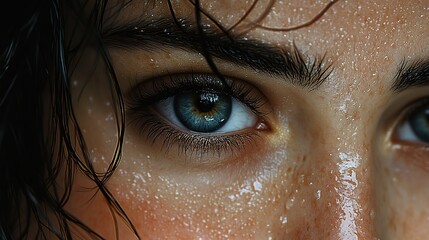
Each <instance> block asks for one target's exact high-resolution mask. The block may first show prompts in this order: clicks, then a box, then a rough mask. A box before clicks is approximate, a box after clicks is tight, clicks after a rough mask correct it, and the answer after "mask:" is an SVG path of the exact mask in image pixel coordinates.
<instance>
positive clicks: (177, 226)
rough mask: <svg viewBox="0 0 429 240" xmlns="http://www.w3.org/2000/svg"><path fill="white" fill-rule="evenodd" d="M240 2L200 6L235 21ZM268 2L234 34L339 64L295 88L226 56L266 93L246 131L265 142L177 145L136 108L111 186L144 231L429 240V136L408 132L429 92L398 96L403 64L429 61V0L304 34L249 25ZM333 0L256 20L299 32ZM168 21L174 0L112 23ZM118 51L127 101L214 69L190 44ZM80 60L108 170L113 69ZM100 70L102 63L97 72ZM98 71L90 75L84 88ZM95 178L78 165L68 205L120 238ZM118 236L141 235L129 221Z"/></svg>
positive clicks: (340, 16)
mask: <svg viewBox="0 0 429 240" xmlns="http://www.w3.org/2000/svg"><path fill="white" fill-rule="evenodd" d="M232 2H233V1H221V0H218V1H202V6H203V8H204V9H205V10H206V11H207V12H208V13H210V14H211V15H213V16H214V17H215V19H217V20H218V21H219V22H220V23H221V24H222V25H223V26H224V27H226V28H228V27H230V26H233V25H234V23H236V22H237V21H238V20H239V19H240V18H241V17H242V16H243V14H244V13H245V9H248V8H249V6H250V3H248V2H246V1H234V3H233V4H232ZM267 4H268V2H267V1H260V2H259V3H258V4H257V5H256V7H255V9H254V10H253V12H252V14H250V15H249V16H248V17H247V18H246V21H244V22H243V23H242V24H241V25H238V26H237V27H236V28H234V30H232V34H233V35H240V34H242V33H243V32H244V33H243V34H242V35H241V39H251V40H254V42H256V41H258V42H260V43H261V44H264V45H267V46H274V47H277V48H284V49H292V48H293V45H295V46H296V48H297V49H299V51H300V52H301V53H302V54H303V56H304V58H308V61H309V62H311V59H314V58H318V59H321V58H322V56H325V57H324V62H325V64H324V66H323V67H324V68H327V66H331V67H330V68H329V69H330V71H332V72H330V74H329V76H328V77H327V78H326V80H325V81H324V82H323V83H322V84H321V85H320V86H318V87H317V88H314V89H310V88H309V87H305V86H304V87H302V86H299V85H298V84H292V83H291V81H290V79H288V77H282V76H277V75H274V74H269V73H267V72H264V71H260V70H257V69H253V68H252V66H243V65H242V64H238V63H235V62H231V61H228V60H225V59H222V58H216V57H215V58H214V61H215V63H216V64H217V67H218V69H219V71H220V72H221V73H222V74H223V75H224V76H226V77H227V78H228V79H233V81H244V82H245V84H247V85H249V86H251V88H252V89H253V94H254V95H255V96H258V97H261V98H262V99H264V104H263V105H262V106H261V109H262V110H263V111H264V112H266V114H264V115H263V116H259V117H256V122H255V123H254V124H253V125H252V126H250V127H246V128H245V129H241V130H238V131H237V132H238V133H239V134H247V133H252V134H253V135H252V136H254V137H253V138H252V140H250V141H244V142H243V143H242V144H240V147H236V148H234V147H230V148H228V149H231V150H230V151H216V150H214V149H213V148H210V149H209V150H207V151H206V152H204V153H202V150H201V149H200V150H198V148H196V149H194V150H192V147H196V146H192V144H193V143H187V144H188V145H190V144H191V146H190V147H191V150H189V151H188V152H186V154H185V153H184V152H183V151H181V149H183V148H181V147H180V146H182V147H183V144H182V145H180V142H178V141H181V140H177V141H176V142H174V143H171V144H170V145H169V147H166V146H165V144H164V143H165V141H164V139H163V138H162V137H158V138H154V137H153V136H151V135H150V134H149V132H150V131H151V130H142V129H141V128H142V124H140V125H139V124H135V123H136V122H137V123H138V122H139V121H140V122H142V121H143V120H141V119H140V120H139V117H140V118H141V115H138V114H134V115H133V114H132V113H131V111H127V115H126V116H127V125H126V132H125V141H124V146H123V147H124V148H123V153H122V160H121V162H120V165H119V168H118V169H117V170H116V172H115V174H114V175H113V177H112V178H111V179H110V180H109V181H108V183H107V185H108V188H109V189H110V190H111V191H112V193H113V194H114V195H115V197H116V198H117V200H118V201H119V202H120V203H121V205H122V206H123V208H124V210H125V211H126V212H127V214H128V216H129V217H130V219H131V220H132V222H133V223H134V225H135V226H136V228H137V231H138V233H139V234H140V236H141V237H142V238H143V239H172V238H173V239H174V238H176V239H198V238H200V237H201V238H202V239H227V238H228V239H229V238H231V239H377V238H379V239H426V238H427V235H428V234H429V230H428V228H427V226H429V201H428V200H429V188H428V187H427V186H428V184H429V163H428V162H429V147H428V146H429V143H425V142H424V141H419V140H408V139H403V138H402V135H401V132H400V131H399V130H398V129H400V128H401V126H402V125H403V123H404V122H406V121H407V117H406V116H407V111H408V112H409V110H407V109H410V106H412V105H413V103H414V102H415V101H417V100H419V99H423V98H425V97H427V96H428V90H429V87H427V86H417V87H411V88H406V89H401V90H397V91H393V90H392V84H393V82H394V80H395V79H397V74H398V69H399V67H400V65H401V62H403V61H406V62H407V63H408V64H411V63H413V62H415V61H417V60H419V59H428V58H429V48H428V44H429V24H428V23H429V20H428V19H429V2H427V1H426V0H422V1H375V2H369V1H339V2H338V3H336V4H335V5H333V6H332V7H331V8H330V9H329V10H328V11H327V12H326V13H325V14H324V15H323V16H322V17H321V18H320V19H319V20H318V21H316V22H315V23H314V24H312V25H311V26H308V27H305V28H302V29H298V30H295V31H288V32H285V31H273V30H267V29H263V28H260V27H255V26H254V28H252V29H251V30H250V31H246V30H248V29H249V28H247V27H248V26H249V25H248V23H249V22H252V21H255V20H257V19H258V17H259V16H260V15H261V14H263V12H264V10H265V9H266V8H267ZM326 4H328V1H317V3H314V2H313V1H294V0H292V1H285V2H280V1H279V2H276V3H275V4H274V6H272V9H271V10H270V12H269V13H268V15H267V16H266V18H264V19H263V20H262V21H260V22H259V24H260V25H262V26H267V27H272V28H288V27H293V26H296V25H299V24H301V23H305V22H307V21H309V20H311V19H312V18H313V17H314V16H316V15H317V14H318V13H319V12H320V11H321V10H322V9H323V8H324V7H325V6H326ZM173 5H174V8H175V10H176V13H177V16H178V17H180V18H184V19H188V20H189V21H192V20H193V19H194V7H193V6H192V5H191V4H189V3H188V2H187V1H178V2H177V3H175V4H173ZM110 7H111V8H113V9H115V8H116V7H118V6H117V5H115V4H112V6H110ZM107 15H108V14H107ZM159 16H165V17H169V16H170V13H169V11H168V6H167V4H166V3H165V2H162V1H161V2H157V3H156V4H155V6H154V7H153V5H152V4H149V5H145V4H144V2H140V1H135V2H132V3H131V4H130V5H129V6H128V7H127V8H124V9H123V10H121V12H120V15H119V16H118V17H117V18H115V20H114V22H116V24H123V23H126V22H129V21H131V20H134V19H139V18H141V19H154V18H157V17H159ZM203 20H204V21H205V22H206V23H208V21H207V19H204V18H203ZM211 26H212V27H214V24H213V23H211ZM143 32H144V31H143ZM237 38H239V37H237ZM109 51H110V54H111V58H112V62H113V66H114V69H115V71H116V73H117V76H118V80H119V83H120V87H121V91H122V93H123V95H124V97H125V99H129V98H130V95H132V93H133V91H136V89H140V88H143V89H144V87H147V86H149V85H148V82H150V81H153V80H154V79H155V80H157V81H169V78H166V77H162V76H165V75H166V74H171V75H173V76H176V75H178V74H188V75H191V73H198V74H203V75H213V73H212V71H211V69H210V67H209V66H208V64H207V62H206V60H205V59H204V57H203V56H202V55H201V54H199V53H197V52H196V51H192V50H190V49H187V48H178V47H174V46H171V47H168V46H165V45H164V46H163V47H158V48H154V49H151V50H150V51H148V50H147V49H142V48H138V47H135V48H121V47H110V48H109ZM82 59H83V60H81V62H80V64H79V66H78V68H77V69H78V70H77V71H76V72H75V74H74V75H73V81H75V82H74V89H73V94H74V96H76V97H75V106H76V109H77V110H76V111H77V112H76V114H77V118H78V121H79V123H80V126H81V128H82V129H83V132H84V136H85V139H86V141H87V145H88V148H89V150H90V153H91V157H92V159H93V161H94V166H95V167H96V169H98V170H99V171H101V172H102V171H104V170H105V169H106V168H107V167H108V164H109V162H110V159H111V158H112V156H113V153H114V148H115V144H116V141H117V130H116V120H115V118H114V113H113V107H112V105H113V104H112V99H111V98H110V96H111V95H110V92H109V89H110V88H109V86H107V84H102V83H103V82H105V75H104V74H103V73H104V71H103V70H104V69H103V67H102V66H101V64H99V65H95V64H94V62H92V60H91V59H93V56H92V53H91V51H88V52H87V55H85V57H84V58H82ZM94 65H95V66H94ZM92 69H96V71H95V72H93V74H88V72H89V70H92ZM88 76H90V78H91V81H89V82H88V84H87V85H85V84H84V83H85V82H86V81H87V79H88ZM426 77H427V76H426ZM426 80H427V79H426ZM79 94H81V95H79ZM78 96H79V97H78ZM127 102H129V101H127ZM127 107H128V108H129V106H127ZM150 110H151V111H152V113H155V114H158V115H159V111H154V110H153V108H151V109H150ZM148 111H149V110H148ZM252 114H254V113H252V112H250V115H252ZM163 119H164V120H166V118H165V117H164V118H163ZM164 123H169V121H164ZM170 126H171V127H174V128H176V129H177V126H174V124H171V123H170ZM179 129H180V128H179ZM152 131H153V129H152ZM181 131H183V132H185V134H186V130H183V129H181ZM188 133H189V131H188ZM220 134H221V135H225V136H228V133H220ZM221 146H223V145H221ZM87 187H94V184H93V183H92V182H91V181H90V180H88V179H87V178H86V177H84V176H83V175H82V174H77V177H76V181H75V183H74V191H73V194H72V197H71V200H70V201H69V204H68V206H67V208H68V209H69V210H70V211H71V212H73V213H75V214H76V215H77V216H78V217H79V218H80V219H82V220H83V221H84V222H85V223H87V224H88V225H89V226H91V227H93V228H94V229H95V230H97V231H99V232H100V233H101V234H102V235H103V236H105V237H106V238H107V239H113V238H114V237H115V229H114V227H113V226H114V222H113V220H112V217H111V214H110V212H109V209H108V207H107V205H106V203H105V201H104V200H103V197H102V196H101V194H96V195H95V197H94V198H93V199H91V198H92V197H93V194H94V193H95V191H90V190H87ZM119 236H120V239H133V237H132V236H133V234H132V232H131V231H130V229H129V228H128V227H127V226H126V225H125V224H124V223H122V221H120V220H119Z"/></svg>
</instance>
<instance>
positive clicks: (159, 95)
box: [129, 73, 269, 117]
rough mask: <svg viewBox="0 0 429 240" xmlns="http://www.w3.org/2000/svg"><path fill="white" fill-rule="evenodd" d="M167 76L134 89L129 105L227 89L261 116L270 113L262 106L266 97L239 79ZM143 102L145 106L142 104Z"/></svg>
mask: <svg viewBox="0 0 429 240" xmlns="http://www.w3.org/2000/svg"><path fill="white" fill-rule="evenodd" d="M166 77H168V78H169V79H168V81H166V80H153V81H151V82H149V84H150V85H149V86H146V87H145V88H144V89H143V87H138V88H137V91H134V92H133V93H132V94H131V95H130V100H131V101H129V105H130V106H131V107H130V108H131V110H132V109H134V110H137V109H140V108H142V107H145V106H149V105H151V104H154V103H156V102H158V101H161V100H164V99H167V98H169V97H172V96H174V95H177V94H178V93H183V92H189V91H198V90H209V91H213V92H218V93H222V92H225V91H227V94H228V95H229V96H231V97H234V98H236V99H238V100H239V101H241V102H242V103H244V104H245V105H246V106H248V107H249V108H250V109H251V110H252V112H253V113H255V114H256V115H257V116H259V117H262V116H265V115H266V114H268V113H269V112H266V111H262V106H263V105H265V104H266V100H265V99H264V97H262V95H261V96H256V94H253V92H254V91H255V90H254V88H253V87H251V86H249V84H245V83H242V82H240V81H238V80H230V79H227V78H226V80H227V84H229V85H228V86H224V84H223V83H222V82H221V81H220V80H219V79H217V78H216V77H215V76H213V75H209V74H195V73H191V74H176V75H173V74H169V75H167V76H166ZM158 78H162V77H158ZM142 104H143V105H145V106H142Z"/></svg>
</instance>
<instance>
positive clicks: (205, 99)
mask: <svg viewBox="0 0 429 240" xmlns="http://www.w3.org/2000/svg"><path fill="white" fill-rule="evenodd" d="M218 101H219V96H218V95H216V94H213V93H202V94H195V95H194V104H195V106H196V108H197V109H198V111H199V112H201V113H207V112H211V111H212V110H213V109H214V108H215V106H216V103H217V102H218Z"/></svg>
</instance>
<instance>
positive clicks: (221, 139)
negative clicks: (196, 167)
mask: <svg viewBox="0 0 429 240" xmlns="http://www.w3.org/2000/svg"><path fill="white" fill-rule="evenodd" d="M268 105H269V104H267V100H266V98H265V96H264V95H263V94H262V93H261V92H260V91H259V90H258V89H257V88H256V87H254V86H253V85H251V84H249V83H247V82H245V81H242V80H237V79H230V78H225V80H224V81H222V80H220V79H219V78H218V77H216V76H214V75H210V74H195V73H191V74H170V75H168V76H164V77H157V78H153V79H152V80H149V81H145V82H143V83H141V84H139V85H138V86H137V87H136V88H135V89H134V90H132V91H131V93H130V101H129V106H130V107H129V112H130V116H131V122H132V123H133V126H134V127H135V128H136V129H137V130H138V131H139V132H140V135H141V136H143V137H144V138H145V139H146V141H147V142H148V143H151V144H154V145H156V146H160V147H159V150H162V151H164V152H166V153H167V154H168V153H173V152H174V153H177V154H179V155H178V156H181V155H184V156H185V157H187V158H191V159H194V160H195V161H194V163H195V164H200V163H203V164H218V163H219V162H222V161H226V160H228V159H230V158H231V157H233V156H238V155H240V153H241V152H243V151H245V150H246V149H248V148H250V147H251V146H253V147H255V145H258V142H259V141H260V140H261V134H263V133H267V132H268V131H269V130H270V124H269V122H268V121H267V119H266V116H267V114H268V113H269V112H270V109H269V106H268ZM174 150H176V151H174ZM191 162H192V161H191Z"/></svg>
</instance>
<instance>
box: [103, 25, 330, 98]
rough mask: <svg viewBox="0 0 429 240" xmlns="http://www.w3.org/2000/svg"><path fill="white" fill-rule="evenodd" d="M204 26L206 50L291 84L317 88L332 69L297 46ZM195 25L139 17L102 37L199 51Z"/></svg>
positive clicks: (112, 42)
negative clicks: (280, 45) (241, 35)
mask: <svg viewBox="0 0 429 240" xmlns="http://www.w3.org/2000/svg"><path fill="white" fill-rule="evenodd" d="M205 27H206V28H205V29H204V32H205V35H204V36H205V37H206V42H207V45H208V51H209V53H210V54H211V55H212V56H214V57H217V58H219V59H223V60H226V61H229V62H232V63H235V64H238V65H241V66H244V67H248V68H251V69H253V70H255V71H258V72H263V73H266V74H270V75H271V76H273V77H279V78H281V79H284V80H285V81H287V82H288V83H290V84H293V85H297V86H300V87H302V88H307V89H310V90H315V89H317V88H318V87H319V86H320V85H321V84H322V83H323V82H325V81H326V79H327V78H328V77H329V75H330V73H331V72H332V68H331V65H328V64H326V63H325V62H324V59H325V55H324V56H322V57H314V56H311V57H310V56H305V55H303V54H302V53H300V51H299V50H298V49H297V48H296V46H295V45H294V47H293V48H291V49H289V48H279V47H274V46H270V45H268V44H266V43H263V42H261V41H259V40H254V39H248V38H245V37H238V36H234V35H232V34H229V33H228V34H227V33H225V32H223V31H222V30H219V29H217V28H212V27H210V26H205ZM199 37H200V36H199V35H198V33H197V29H196V28H195V24H194V23H192V22H188V21H186V20H181V21H180V26H179V25H178V24H177V23H176V22H174V21H173V20H172V19H169V18H160V19H156V20H153V19H152V20H142V21H140V22H128V23H122V24H119V25H117V26H112V27H107V28H105V29H104V30H103V31H102V39H103V41H104V43H105V44H106V46H107V47H113V48H125V49H130V50H133V49H135V48H138V49H143V50H146V51H153V50H155V51H160V50H161V51H162V50H165V49H166V48H168V47H174V48H179V49H183V50H186V51H194V52H197V53H198V52H201V44H200V41H199V39H200V38H199Z"/></svg>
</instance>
